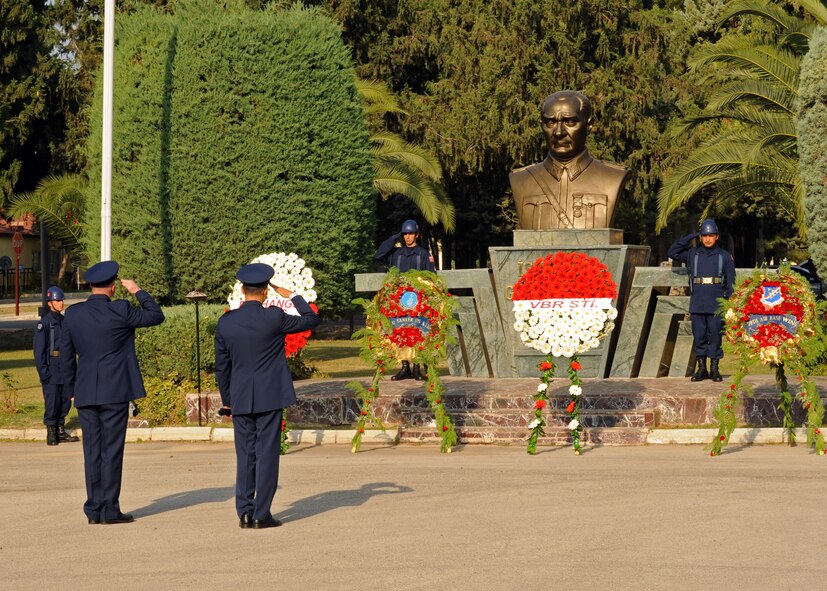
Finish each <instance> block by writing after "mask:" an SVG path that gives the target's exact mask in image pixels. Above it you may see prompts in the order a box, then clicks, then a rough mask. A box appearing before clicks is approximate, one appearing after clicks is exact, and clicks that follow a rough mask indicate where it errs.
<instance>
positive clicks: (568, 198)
mask: <svg viewBox="0 0 827 591" xmlns="http://www.w3.org/2000/svg"><path fill="white" fill-rule="evenodd" d="M591 125H592V106H591V103H590V102H589V99H588V98H586V95H584V94H582V93H580V92H575V91H572V90H563V91H560V92H556V93H554V94H552V95H551V96H549V97H547V98H546V100H545V101H544V102H543V111H542V128H543V134H544V135H545V136H546V145H547V146H548V152H549V153H548V156H547V157H546V159H545V160H543V161H542V162H538V163H536V164H531V165H530V166H526V167H524V168H518V169H516V170H513V171H512V172H511V174H510V175H509V177H508V180H509V182H510V183H511V192H512V193H513V194H514V203H515V204H516V205H517V217H518V218H519V220H520V229H521V230H556V229H561V230H562V229H581V228H610V227H612V223H613V221H614V212H615V204H616V203H617V198H618V196H619V195H620V193H621V191H622V190H623V186H624V185H625V184H626V181H627V180H628V178H629V171H628V169H626V168H625V167H623V166H620V165H618V164H613V163H611V162H604V161H603V160H596V159H594V158H592V157H591V155H590V154H589V151H588V150H587V149H586V137H587V136H588V134H589V129H590V128H591Z"/></svg>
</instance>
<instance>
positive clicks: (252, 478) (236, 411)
mask: <svg viewBox="0 0 827 591" xmlns="http://www.w3.org/2000/svg"><path fill="white" fill-rule="evenodd" d="M273 274H274V271H273V268H272V267H271V266H270V265H265V264H263V263H253V264H251V265H245V266H244V267H242V268H241V269H240V270H239V271H238V273H236V278H237V279H238V280H239V281H241V283H242V284H243V287H242V291H243V292H244V300H245V301H244V302H243V303H242V304H241V307H240V308H238V309H236V310H232V311H230V312H227V313H226V314H224V315H223V316H222V317H221V318H220V319H219V321H218V328H217V330H216V333H215V379H216V381H217V382H218V390H219V392H220V393H221V402H222V403H223V404H224V408H225V409H228V410H229V411H230V412H231V413H232V415H233V429H234V434H235V453H236V484H235V506H236V512H237V513H238V519H239V522H238V525H239V527H241V528H243V529H248V528H249V529H262V528H267V527H277V526H279V525H281V521H279V520H278V519H275V518H274V517H273V515H272V514H271V513H270V505H272V503H273V497H274V496H275V494H276V488H277V487H278V482H279V456H280V452H281V422H282V418H283V413H284V408H286V407H288V406H290V405H291V404H295V403H296V391H295V390H294V389H293V379H292V377H291V375H290V370H289V369H288V367H287V359H286V357H285V355H284V337H285V335H288V334H292V333H296V332H303V331H305V330H311V329H313V328H315V327H316V326H318V324H319V322H320V320H319V317H318V316H317V315H316V313H315V312H314V311H313V309H312V308H311V307H310V306H309V305H308V304H307V302H306V301H305V300H304V298H302V297H301V296H300V295H298V294H294V293H292V292H290V291H288V290H287V289H285V288H283V287H276V286H274V287H275V289H276V292H277V293H278V294H279V295H280V296H282V297H284V298H290V299H292V301H293V305H294V306H295V307H296V310H297V311H298V312H299V314H301V316H291V315H289V314H287V313H285V312H284V310H282V309H281V308H278V307H275V306H273V307H270V308H265V307H263V305H262V304H263V303H264V300H265V298H266V295H267V286H268V284H269V281H270V278H271V277H272V276H273Z"/></svg>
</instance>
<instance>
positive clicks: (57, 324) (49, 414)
mask: <svg viewBox="0 0 827 591" xmlns="http://www.w3.org/2000/svg"><path fill="white" fill-rule="evenodd" d="M46 305H47V306H49V311H48V312H47V313H46V315H45V316H44V317H43V318H41V319H40V322H39V323H38V324H37V332H36V333H34V362H35V365H36V366H37V373H38V375H39V376H40V384H41V385H42V386H43V400H44V401H45V403H46V412H44V413H43V424H44V425H46V445H57V444H58V443H65V442H68V441H77V440H78V438H77V437H75V436H74V435H69V434H68V433H67V432H66V415H67V414H69V409H70V408H72V398H71V397H70V395H69V391H68V390H67V389H66V388H64V387H63V375H62V374H61V371H60V359H61V358H60V349H59V348H58V347H59V346H60V333H61V330H62V327H63V314H61V312H62V311H63V291H61V289H60V288H59V287H57V286H55V285H53V286H52V287H50V288H49V289H48V291H46Z"/></svg>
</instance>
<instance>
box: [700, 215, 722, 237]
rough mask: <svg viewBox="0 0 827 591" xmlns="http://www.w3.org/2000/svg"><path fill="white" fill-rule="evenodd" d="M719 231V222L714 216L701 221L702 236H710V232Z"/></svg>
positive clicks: (715, 232)
mask: <svg viewBox="0 0 827 591" xmlns="http://www.w3.org/2000/svg"><path fill="white" fill-rule="evenodd" d="M717 233H718V224H716V223H715V220H713V219H712V218H707V219H705V220H704V221H703V222H701V236H708V235H710V234H717Z"/></svg>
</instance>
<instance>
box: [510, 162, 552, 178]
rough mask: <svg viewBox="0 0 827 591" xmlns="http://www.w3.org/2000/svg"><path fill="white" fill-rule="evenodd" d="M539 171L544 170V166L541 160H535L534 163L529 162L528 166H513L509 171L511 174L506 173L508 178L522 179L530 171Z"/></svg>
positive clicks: (529, 174)
mask: <svg viewBox="0 0 827 591" xmlns="http://www.w3.org/2000/svg"><path fill="white" fill-rule="evenodd" d="M539 171H545V167H544V166H543V163H542V162H535V163H534V164H529V165H528V166H523V167H522V168H515V169H514V170H512V171H511V174H509V175H508V178H509V179H522V178H526V177H530V176H531V173H532V172H535V173H536V172H539Z"/></svg>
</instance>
